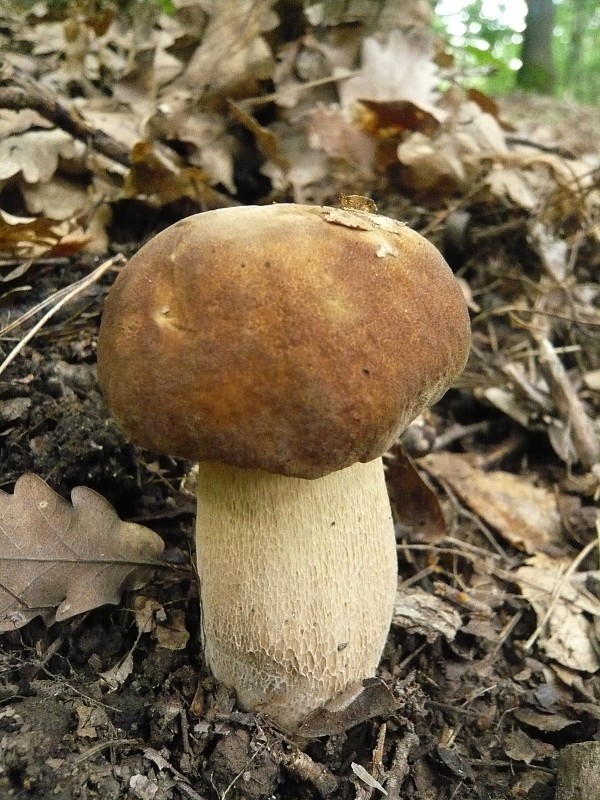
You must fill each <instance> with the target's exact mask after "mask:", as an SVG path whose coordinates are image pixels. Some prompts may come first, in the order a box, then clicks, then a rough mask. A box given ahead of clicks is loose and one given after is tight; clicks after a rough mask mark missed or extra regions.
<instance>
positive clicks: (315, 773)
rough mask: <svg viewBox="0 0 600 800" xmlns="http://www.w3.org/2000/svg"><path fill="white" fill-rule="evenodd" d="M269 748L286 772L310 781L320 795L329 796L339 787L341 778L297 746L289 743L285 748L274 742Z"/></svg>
mask: <svg viewBox="0 0 600 800" xmlns="http://www.w3.org/2000/svg"><path fill="white" fill-rule="evenodd" d="M269 749H270V752H271V754H272V755H273V756H274V757H275V758H276V759H277V761H278V762H279V763H280V764H281V765H282V766H283V767H285V768H286V769H287V770H288V772H291V773H292V775H295V777H296V778H300V780H302V781H308V783H312V785H313V786H314V787H315V789H316V790H317V791H318V792H319V794H320V795H321V796H322V797H329V795H331V794H333V793H334V792H335V791H336V789H338V788H339V787H340V785H341V782H342V780H341V778H339V777H338V776H337V775H334V774H333V772H330V771H329V770H328V769H327V767H325V766H324V765H323V764H318V763H317V762H315V761H313V760H312V758H311V757H310V756H309V755H307V754H306V753H305V752H304V751H302V750H299V749H298V748H297V747H295V746H293V745H291V746H290V747H289V749H287V750H286V749H284V747H283V745H281V744H279V743H275V744H273V745H272V746H271V747H270V748H269Z"/></svg>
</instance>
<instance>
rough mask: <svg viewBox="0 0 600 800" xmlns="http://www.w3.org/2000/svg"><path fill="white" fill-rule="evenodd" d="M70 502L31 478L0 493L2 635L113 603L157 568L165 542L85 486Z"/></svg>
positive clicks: (28, 476)
mask: <svg viewBox="0 0 600 800" xmlns="http://www.w3.org/2000/svg"><path fill="white" fill-rule="evenodd" d="M71 501H72V505H71V504H70V503H68V502H67V501H66V500H64V499H63V498H62V497H60V496H59V495H57V494H56V492H54V491H53V490H52V489H51V488H50V487H49V486H48V485H47V484H46V483H45V482H44V481H43V480H42V479H41V478H39V477H37V475H31V474H26V475H22V476H21V477H20V478H19V480H18V481H17V483H16V485H15V491H14V494H12V495H10V494H7V493H6V492H0V631H2V632H4V631H9V630H14V629H15V628H20V627H22V626H23V625H25V624H26V623H27V622H29V621H30V620H31V619H33V618H34V617H35V616H38V615H40V616H43V617H44V618H46V619H51V620H52V621H54V620H55V621H57V622H58V621H61V620H64V619H68V618H69V617H73V616H75V615H76V614H81V613H83V612H84V611H89V610H90V609H92V608H96V607H97V606H101V605H104V604H105V603H118V602H119V599H120V597H121V593H122V592H123V591H124V590H125V589H131V588H139V587H140V586H141V585H143V584H144V583H145V582H146V581H147V580H148V579H149V576H150V574H151V571H152V569H153V568H155V567H157V566H161V565H162V563H163V562H162V561H161V560H160V557H161V554H162V550H163V542H162V540H161V539H160V537H159V536H157V535H156V534H155V533H154V532H153V531H151V530H149V529H148V528H145V527H143V526H142V525H136V524H134V523H131V522H123V521H122V520H121V519H119V517H118V516H117V513H116V512H115V510H114V509H113V507H112V506H111V505H110V503H108V502H107V501H106V500H105V499H104V498H103V497H102V496H101V495H99V494H97V493H96V492H94V491H93V490H92V489H88V488H86V487H84V486H77V487H76V488H75V489H73V491H72V492H71ZM55 609H56V610H55ZM53 612H54V617H53V618H52V613H53Z"/></svg>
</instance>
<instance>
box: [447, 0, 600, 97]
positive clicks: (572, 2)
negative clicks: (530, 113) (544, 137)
mask: <svg viewBox="0 0 600 800" xmlns="http://www.w3.org/2000/svg"><path fill="white" fill-rule="evenodd" d="M554 5H555V10H556V18H555V25H554V39H553V57H554V62H555V66H556V85H555V87H554V91H555V93H556V94H557V95H560V96H566V97H574V98H576V99H578V100H581V101H584V102H589V103H595V102H597V101H598V98H599V97H600V49H599V48H598V47H597V42H598V36H599V35H600V30H599V29H600V5H599V4H598V2H597V0H555V3H554ZM526 12H527V5H526V3H525V2H522V0H521V1H520V2H515V1H514V0H513V1H512V2H511V0H508V2H499V3H496V2H489V0H474V2H468V1H466V2H465V1H462V2H461V0H439V2H437V3H436V15H437V24H438V26H439V30H440V33H442V34H444V35H445V36H446V37H447V39H448V40H449V42H450V44H451V46H452V47H453V49H454V55H455V58H456V60H457V68H458V70H459V71H461V72H462V71H463V70H466V71H467V72H468V73H469V74H470V76H471V81H472V83H473V85H475V86H477V87H478V88H480V89H482V90H484V91H486V92H489V93H491V94H503V93H505V92H507V91H510V90H511V89H513V88H514V87H515V85H516V76H517V70H518V69H519V67H520V65H521V60H520V56H521V46H522V42H523V32H524V30H525V16H526Z"/></svg>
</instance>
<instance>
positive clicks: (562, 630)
mask: <svg viewBox="0 0 600 800" xmlns="http://www.w3.org/2000/svg"><path fill="white" fill-rule="evenodd" d="M568 566H569V562H568V560H566V559H550V558H549V557H548V556H546V555H544V554H543V553H538V554H537V555H535V556H532V557H531V558H529V559H527V561H526V562H525V564H523V566H521V567H519V569H518V570H517V571H516V574H515V580H516V583H518V585H519V586H520V588H521V591H522V593H523V596H524V597H526V598H527V600H528V601H529V603H530V604H531V606H532V608H533V610H534V611H535V613H536V616H537V619H538V624H542V623H544V628H543V630H542V632H541V634H540V636H539V638H538V646H539V647H540V649H541V650H543V651H544V652H545V653H546V655H547V656H548V657H549V658H552V659H554V660H555V661H557V662H558V663H559V664H562V665H563V666H565V667H569V668H571V669H576V670H585V671H586V672H596V670H598V669H599V668H600V657H599V655H598V653H597V652H596V649H595V647H594V625H593V623H592V622H590V620H589V619H588V618H587V616H586V615H591V616H593V617H595V618H596V619H598V618H599V617H600V602H599V601H598V600H597V599H596V598H595V597H594V596H593V595H591V594H589V593H588V592H586V591H585V589H583V587H582V586H581V585H580V584H578V583H577V582H575V581H573V580H570V579H567V580H565V579H564V575H565V572H566V570H567V568H568ZM551 604H552V605H551ZM549 609H551V611H550V613H548V610H549Z"/></svg>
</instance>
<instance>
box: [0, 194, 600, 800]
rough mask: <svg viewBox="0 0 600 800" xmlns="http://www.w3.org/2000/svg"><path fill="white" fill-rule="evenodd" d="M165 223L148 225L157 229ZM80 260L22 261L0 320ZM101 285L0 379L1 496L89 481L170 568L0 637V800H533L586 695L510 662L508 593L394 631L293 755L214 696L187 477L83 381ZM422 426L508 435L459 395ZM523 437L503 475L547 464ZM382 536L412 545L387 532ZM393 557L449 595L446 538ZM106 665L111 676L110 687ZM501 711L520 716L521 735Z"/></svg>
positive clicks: (540, 798) (536, 661)
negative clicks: (441, 625) (141, 442)
mask: <svg viewBox="0 0 600 800" xmlns="http://www.w3.org/2000/svg"><path fill="white" fill-rule="evenodd" d="M383 210H385V209H383ZM404 211H406V209H404ZM404 216H405V218H406V214H404ZM415 216H416V213H415ZM167 221H172V220H171V219H165V218H162V219H156V220H154V222H155V223H156V224H155V227H156V228H157V227H159V224H165V222H167ZM147 234H148V231H147V230H145V229H142V228H141V226H139V227H138V228H137V230H135V231H131V230H129V231H127V232H124V230H121V231H120V232H119V235H116V234H115V235H114V236H113V241H119V242H121V244H120V245H119V247H120V249H124V250H125V251H126V252H131V251H132V250H133V249H135V246H136V245H137V244H138V243H139V241H140V240H141V239H142V238H144V237H145V236H147ZM92 266H93V264H92V263H90V262H89V261H87V260H86V259H82V258H79V259H73V260H62V261H56V262H53V261H48V262H45V263H42V264H38V265H36V267H35V271H34V268H33V267H32V268H31V273H30V274H27V275H26V280H27V285H29V286H30V287H31V288H30V289H29V290H28V291H26V292H21V293H16V295H13V296H12V297H11V306H10V309H9V311H10V316H11V317H12V318H15V317H17V316H18V315H19V313H20V312H21V311H22V310H24V309H26V308H30V307H32V306H33V305H34V304H35V303H36V302H39V301H41V300H43V299H44V298H45V297H46V296H47V295H48V294H49V293H50V292H52V291H55V290H56V289H57V288H60V287H61V286H66V285H69V284H71V283H73V282H74V281H75V280H77V279H79V278H80V277H82V276H83V275H85V274H88V273H89V271H90V269H91V267H92ZM113 278H114V274H112V273H110V274H108V275H105V276H104V278H103V279H102V280H101V281H100V282H99V283H98V284H96V285H94V286H93V287H92V288H91V289H90V290H88V291H87V292H86V293H85V295H84V296H83V297H81V296H80V297H79V298H78V299H77V300H76V301H75V302H74V303H72V304H70V305H68V306H67V307H66V308H65V310H64V311H63V312H61V313H60V314H58V315H57V316H56V317H54V318H53V319H52V321H51V322H50V323H49V324H47V325H46V326H45V327H44V328H43V330H42V331H41V333H40V335H38V336H37V337H35V338H34V339H33V340H32V341H31V343H30V344H29V345H28V346H26V347H25V348H24V349H23V350H22V352H21V353H20V355H19V356H18V357H17V358H16V359H15V360H14V362H13V363H12V364H11V365H10V367H9V368H8V369H7V370H6V371H5V373H4V374H3V375H2V377H1V378H0V447H1V455H0V480H1V484H0V487H1V488H2V489H3V490H4V491H6V492H11V491H12V489H13V486H14V483H15V481H16V480H17V478H18V477H19V476H20V475H21V474H23V473H25V472H34V473H36V474H37V475H40V476H41V477H43V478H44V479H45V480H47V481H48V482H49V483H50V485H51V486H52V487H53V488H54V489H56V490H57V491H58V492H59V493H60V494H61V495H63V496H64V497H68V496H69V493H70V491H71V489H72V488H73V487H74V486H77V485H86V486H90V487H91V488H93V489H95V490H96V491H98V492H99V493H100V494H102V495H103V496H104V497H106V498H107V499H108V500H109V501H110V502H111V503H112V504H113V505H114V506H115V508H116V510H117V512H118V513H119V515H120V516H121V517H122V518H124V519H127V520H133V521H136V522H140V523H142V524H144V525H147V526H149V527H151V528H153V529H154V530H155V531H156V532H157V533H159V534H160V536H161V537H163V539H164V541H165V544H166V558H167V561H168V563H169V567H168V568H166V569H164V570H162V571H160V572H159V573H157V574H156V575H155V577H154V578H153V580H152V581H151V582H150V583H149V584H148V585H146V586H145V587H144V588H143V589H142V590H140V591H138V592H136V593H129V594H127V595H126V596H125V597H124V599H123V601H122V603H121V604H120V605H119V606H115V607H107V606H105V607H102V608H99V609H96V610H94V611H92V612H89V613H87V614H86V615H84V616H82V617H77V618H74V619H72V620H69V621H67V622H64V623H57V624H53V625H50V626H49V627H46V626H45V625H44V623H43V622H42V621H41V620H39V619H36V620H34V621H33V622H32V623H30V624H29V625H27V626H26V627H24V628H22V629H20V630H18V631H16V632H13V633H9V634H6V635H4V636H3V637H2V638H1V639H0V799H1V800H4V798H7V799H8V798H19V799H23V800H24V799H25V798H32V799H33V798H35V799H41V798H52V799H53V800H75V798H81V799H82V800H92V798H103V799H104V800H106V799H107V798H108V799H110V798H115V800H116V798H142V800H178V798H192V799H195V800H198V798H205V800H213V799H214V798H225V797H227V798H229V800H234V799H235V798H244V800H258V798H281V799H282V800H291V799H292V798H306V800H313V798H320V797H329V798H336V799H337V798H340V800H342V798H343V799H344V800H345V799H346V798H348V799H349V798H355V797H358V798H368V797H371V796H372V797H377V796H379V795H381V791H380V789H379V788H378V785H377V783H373V781H374V780H375V781H377V779H378V778H377V776H379V777H380V779H382V776H383V775H384V773H385V777H386V780H387V783H386V787H387V792H388V796H389V797H398V796H402V797H405V798H415V800H417V799H418V800H427V799H428V798H431V800H434V798H435V800H450V799H451V798H461V799H462V800H475V798H477V799H481V800H483V798H486V800H501V799H502V800H504V799H505V798H508V797H515V798H530V800H549V799H550V798H551V797H552V796H553V792H554V782H555V769H556V754H557V751H558V749H559V748H561V747H563V746H564V745H565V744H568V743H570V742H578V741H584V740H587V739H593V738H595V737H597V736H598V734H599V728H598V722H599V719H600V714H599V713H598V706H597V705H596V703H595V701H594V699H593V698H594V696H597V694H596V695H594V693H593V691H592V688H593V687H591V686H590V684H589V683H584V681H583V680H582V679H581V678H579V679H578V678H577V676H574V678H573V686H574V687H575V688H574V689H572V690H569V691H566V690H565V691H558V690H557V689H556V688H555V685H554V684H553V683H552V682H551V680H550V677H549V675H550V673H549V669H548V665H547V659H545V658H544V657H542V656H540V654H539V653H534V652H531V651H526V650H525V649H524V648H523V646H522V645H523V642H524V641H526V640H527V638H528V637H529V636H530V635H531V633H532V632H533V631H534V629H535V627H536V620H535V618H534V615H533V613H532V611H531V608H530V606H529V605H528V604H527V602H526V601H525V600H524V599H523V598H522V597H521V596H519V594H518V592H517V591H516V590H515V589H514V587H512V588H511V587H510V586H508V588H507V591H506V593H505V594H504V595H503V596H502V598H501V599H500V600H499V602H498V603H497V604H496V605H495V606H494V607H493V616H492V618H488V619H481V618H479V619H478V618H477V615H473V614H472V608H468V606H467V607H464V606H463V607H461V606H460V604H459V603H458V604H457V608H458V609H459V612H460V613H461V614H462V615H463V622H464V625H463V626H462V627H461V628H460V629H459V630H458V632H457V633H456V636H455V637H454V638H453V639H452V640H450V639H449V638H446V637H444V636H443V635H437V636H433V635H431V632H430V631H424V632H422V633H419V632H418V631H414V630H413V631H412V632H407V630H406V629H404V628H403V627H401V626H399V625H394V626H393V627H392V630H391V632H390V635H389V639H388V643H387V647H386V650H385V653H384V657H383V659H382V662H381V666H380V670H379V673H378V680H376V681H375V682H374V683H372V684H371V685H369V686H368V687H366V688H365V692H366V694H365V698H366V699H365V701H364V702H363V704H362V706H359V707H356V706H351V707H350V711H349V712H347V713H346V715H345V716H344V715H341V716H340V717H338V718H336V719H334V721H333V725H334V727H336V726H337V728H338V730H337V731H336V732H334V733H328V734H323V735H319V733H320V732H319V730H318V726H317V728H314V729H313V733H314V732H315V731H316V735H314V736H313V737H312V738H311V737H308V739H309V741H307V740H306V739H305V740H303V741H294V739H291V738H289V737H285V736H283V735H282V734H281V733H280V732H278V731H277V730H275V729H274V728H273V727H272V726H271V725H270V724H269V722H268V720H265V719H261V718H259V717H257V716H255V715H252V714H247V713H242V712H240V711H239V710H238V709H236V707H235V703H234V698H232V697H231V696H230V694H229V693H228V692H227V691H226V690H225V689H224V688H223V687H220V686H218V685H216V684H215V682H214V681H213V680H212V679H211V677H210V675H209V674H208V673H207V671H206V670H205V667H204V664H203V660H202V654H201V650H200V646H199V644H198V642H199V621H198V616H199V615H198V603H197V595H198V586H197V581H196V578H195V575H194V571H193V567H192V566H191V565H192V564H193V547H194V545H193V525H194V511H195V509H194V500H193V495H192V494H191V493H190V492H189V491H188V490H187V489H186V486H187V483H188V476H189V473H190V468H191V465H190V464H189V463H186V462H183V461H181V460H177V459H173V458H168V457H160V458H158V457H157V456H156V455H154V454H152V453H147V452H144V451H141V450H139V449H137V448H135V447H134V446H133V445H132V444H131V443H130V442H128V441H127V439H126V438H125V437H124V435H123V434H122V433H121V432H120V431H119V429H118V428H117V426H116V424H115V423H114V422H113V421H112V420H111V418H110V415H109V414H108V412H107V410H106V408H105V405H104V403H103V400H102V397H101V394H100V392H99V390H98V387H97V384H96V378H95V360H96V337H97V330H98V324H99V320H100V314H101V308H102V302H103V298H104V295H105V293H106V291H107V290H108V287H109V286H110V284H111V283H112V280H113ZM21 283H22V281H21ZM15 297H18V298H19V299H18V300H16V299H15ZM17 341H18V333H17V334H15V338H14V339H13V340H7V339H5V340H3V341H2V342H1V345H2V348H3V349H4V354H5V355H6V353H7V352H8V351H9V350H10V348H11V347H12V346H13V345H14V344H16V342H17ZM435 419H436V420H437V423H436V424H437V425H438V432H440V431H443V430H446V429H447V428H448V427H450V426H451V425H452V424H454V423H460V424H464V423H467V422H469V423H471V422H473V421H476V422H477V421H478V422H482V421H483V422H488V423H489V426H488V428H487V429H486V430H485V431H484V432H483V433H480V434H474V436H473V438H472V440H471V448H472V450H477V449H478V448H479V449H480V450H481V452H482V453H488V452H489V450H490V449H491V448H493V447H495V446H497V445H498V443H499V442H503V441H506V440H507V439H509V438H510V435H511V431H514V427H515V426H514V425H513V424H512V423H510V422H507V421H506V418H504V417H502V416H501V415H500V414H498V412H495V411H494V410H493V409H492V408H491V407H489V406H482V405H480V404H478V403H477V402H476V401H475V400H474V398H473V395H472V393H471V392H470V391H468V390H467V389H464V388H463V389H460V390H455V391H452V392H450V393H449V394H448V395H447V396H446V397H445V398H444V400H443V401H442V402H441V403H440V404H439V405H438V407H437V408H436V413H435ZM540 442H541V439H540V437H539V436H538V435H536V434H535V432H527V433H526V434H525V435H522V436H521V439H520V444H519V447H518V448H517V450H515V451H513V452H512V453H509V457H508V460H505V461H504V462H503V466H504V468H510V469H512V470H514V471H515V472H519V470H520V467H521V465H523V464H525V463H529V464H531V463H534V462H537V463H539V462H540V460H542V459H541V458H540V453H542V455H543V459H547V460H548V464H549V466H548V469H554V470H555V471H558V470H563V468H564V465H562V464H561V463H560V461H559V459H558V458H557V457H556V456H555V455H554V454H552V452H551V451H550V448H549V447H548V445H547V443H544V444H543V445H541V446H542V448H543V449H542V451H540ZM393 488H394V487H393V486H391V487H390V489H391V491H392V494H393ZM440 494H441V493H440ZM445 511H446V512H447V515H448V516H449V519H450V530H451V531H453V535H454V536H455V537H462V538H463V539H464V540H465V541H471V542H473V543H474V546H475V545H476V546H477V547H479V548H483V549H487V550H490V549H491V545H490V544H489V543H486V541H485V537H483V536H482V535H481V531H480V530H478V529H477V526H476V525H475V524H474V523H473V522H472V521H469V520H466V519H465V518H464V517H462V518H461V519H460V522H459V521H458V516H459V515H458V512H457V510H456V508H455V507H454V508H453V507H452V504H451V503H448V504H446V505H445ZM399 538H400V539H401V540H402V541H403V542H411V541H415V542H418V539H411V534H410V532H408V533H407V531H406V530H404V529H400V527H399ZM507 552H508V557H509V559H515V561H516V559H518V558H519V557H520V556H519V554H518V553H517V551H513V550H511V549H510V548H509V549H508V551H507ZM407 553H408V551H402V552H401V554H400V557H399V572H400V577H401V578H402V579H410V580H412V581H413V582H415V583H419V585H421V586H423V587H424V588H425V589H426V590H427V591H429V592H433V591H434V580H436V575H438V576H439V577H440V579H441V580H445V579H446V578H448V580H447V581H446V583H447V584H448V585H449V584H451V583H453V580H452V579H453V578H456V579H457V580H456V583H457V584H458V586H460V585H461V583H462V584H464V583H465V582H467V583H468V582H469V581H470V580H471V578H472V577H473V572H472V565H471V564H470V562H469V560H468V558H466V557H465V555H464V554H463V553H461V552H460V551H458V550H456V549H455V550H452V545H451V543H450V544H448V547H447V553H446V555H440V556H438V559H437V561H436V562H435V564H434V565H433V569H432V565H431V563H430V562H429V561H428V558H429V555H430V550H429V551H428V550H427V548H424V549H423V550H415V551H414V554H412V555H411V554H410V553H409V554H407ZM436 591H437V589H436ZM140 598H142V601H143V598H150V599H151V600H154V601H156V603H157V608H158V607H159V608H160V609H162V612H161V613H163V614H165V615H166V617H167V619H171V618H173V619H174V618H175V617H176V615H177V613H180V614H182V615H183V620H184V624H185V629H186V630H187V631H188V632H189V640H188V641H187V643H186V644H185V646H183V647H182V646H181V644H180V643H178V642H172V641H171V642H170V641H167V642H166V646H165V643H164V642H163V643H162V644H161V643H160V642H159V641H158V640H157V638H156V636H155V635H153V634H152V633H148V634H142V635H139V632H138V629H137V627H136V625H135V608H136V607H137V606H136V604H139V603H140ZM123 664H125V665H126V666H127V670H124V672H123V676H124V677H123V678H122V679H117V680H111V679H110V675H112V676H113V677H114V670H115V668H116V667H117V666H119V665H123ZM103 673H109V677H107V676H106V675H105V676H104V677H103ZM515 709H520V710H525V711H527V712H529V713H528V715H527V714H522V715H521V717H520V721H519V720H518V719H517V718H516V717H515V715H514V712H515ZM536 715H537V716H536ZM550 717H552V719H554V720H555V724H550V722H548V719H549V718H550ZM542 718H544V719H543V720H542ZM540 720H542V721H540ZM544 720H545V721H544ZM559 720H562V722H563V724H562V725H561V724H558V721H559ZM329 724H331V720H329ZM382 796H383V795H382Z"/></svg>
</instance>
